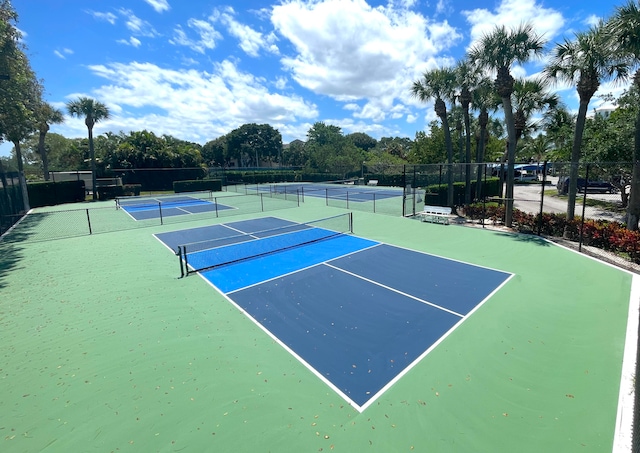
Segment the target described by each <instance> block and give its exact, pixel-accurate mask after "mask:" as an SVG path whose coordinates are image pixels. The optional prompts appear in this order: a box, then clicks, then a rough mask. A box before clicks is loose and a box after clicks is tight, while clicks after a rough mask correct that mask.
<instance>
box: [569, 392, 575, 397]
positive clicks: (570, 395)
mask: <svg viewBox="0 0 640 453" xmlns="http://www.w3.org/2000/svg"><path fill="white" fill-rule="evenodd" d="M567 398H575V396H573V395H572V394H571V393H567Z"/></svg>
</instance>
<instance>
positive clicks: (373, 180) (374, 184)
mask: <svg viewBox="0 0 640 453" xmlns="http://www.w3.org/2000/svg"><path fill="white" fill-rule="evenodd" d="M367 185H368V186H377V185H378V180H377V179H370V180H369V182H368V183H367Z"/></svg>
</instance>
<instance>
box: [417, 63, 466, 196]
mask: <svg viewBox="0 0 640 453" xmlns="http://www.w3.org/2000/svg"><path fill="white" fill-rule="evenodd" d="M455 83H456V78H455V72H454V70H453V69H451V68H441V69H433V70H431V71H427V72H425V73H424V74H423V75H422V78H421V79H420V80H416V81H415V82H413V86H412V87H411V94H412V95H413V96H414V97H416V98H418V99H419V100H420V101H422V102H426V101H428V100H429V99H435V104H434V110H435V112H436V115H437V116H438V118H440V121H442V130H443V131H444V141H445V146H446V148H447V161H448V162H447V163H448V165H447V185H448V188H447V204H448V205H449V206H450V207H451V208H454V202H453V144H452V142H451V130H450V128H449V119H448V117H447V104H445V102H444V101H445V99H446V100H452V99H453V98H454V88H455Z"/></svg>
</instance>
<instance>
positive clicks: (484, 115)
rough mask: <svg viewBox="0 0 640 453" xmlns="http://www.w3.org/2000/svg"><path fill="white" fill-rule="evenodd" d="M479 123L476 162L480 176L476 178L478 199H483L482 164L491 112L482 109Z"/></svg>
mask: <svg viewBox="0 0 640 453" xmlns="http://www.w3.org/2000/svg"><path fill="white" fill-rule="evenodd" d="M478 122H479V123H480V142H479V143H478V150H477V152H476V162H477V163H478V169H477V171H478V174H477V176H476V198H477V199H480V198H482V167H483V165H482V162H484V147H485V143H486V141H487V124H488V123H489V112H487V110H486V109H482V111H481V112H480V115H479V116H478Z"/></svg>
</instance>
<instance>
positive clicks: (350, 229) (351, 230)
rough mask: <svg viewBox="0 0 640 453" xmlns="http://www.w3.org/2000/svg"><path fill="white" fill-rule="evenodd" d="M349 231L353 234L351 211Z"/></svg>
mask: <svg viewBox="0 0 640 453" xmlns="http://www.w3.org/2000/svg"><path fill="white" fill-rule="evenodd" d="M349 233H351V234H353V212H350V213H349Z"/></svg>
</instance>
